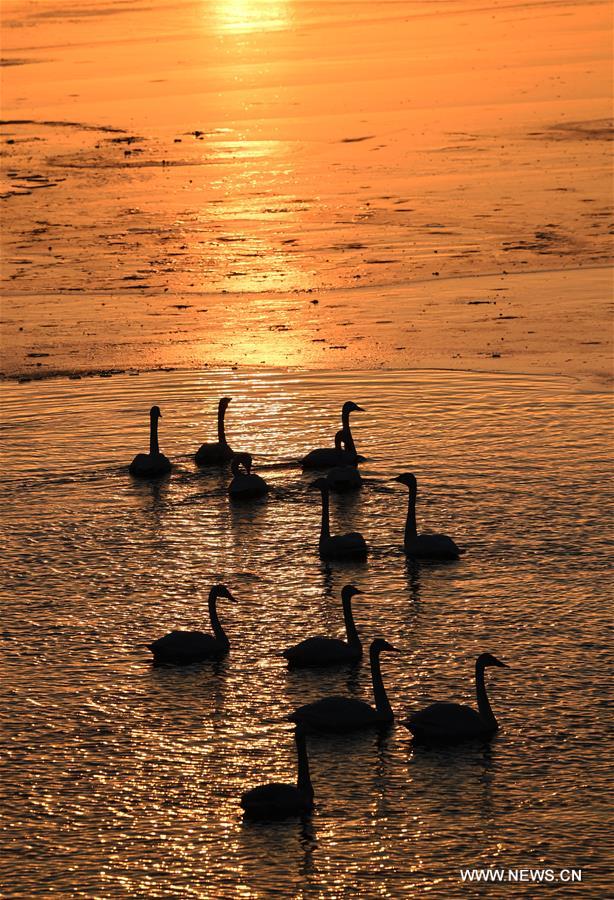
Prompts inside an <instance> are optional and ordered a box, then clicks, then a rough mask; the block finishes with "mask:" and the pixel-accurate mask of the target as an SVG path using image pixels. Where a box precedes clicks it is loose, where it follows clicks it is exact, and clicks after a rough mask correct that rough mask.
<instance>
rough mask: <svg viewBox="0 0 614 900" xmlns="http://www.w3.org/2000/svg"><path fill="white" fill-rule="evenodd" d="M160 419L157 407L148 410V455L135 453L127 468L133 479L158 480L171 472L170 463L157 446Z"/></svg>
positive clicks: (160, 414) (160, 415)
mask: <svg viewBox="0 0 614 900" xmlns="http://www.w3.org/2000/svg"><path fill="white" fill-rule="evenodd" d="M161 418H162V413H161V412H160V407H159V406H152V407H151V409H150V410H149V453H137V455H136V456H135V457H134V459H133V460H132V462H131V463H130V465H129V467H128V471H129V472H130V474H131V475H133V476H134V477H135V478H160V477H161V476H162V475H166V474H168V472H170V470H171V462H170V460H169V459H168V457H166V456H165V455H164V453H160V446H159V444H158V419H161Z"/></svg>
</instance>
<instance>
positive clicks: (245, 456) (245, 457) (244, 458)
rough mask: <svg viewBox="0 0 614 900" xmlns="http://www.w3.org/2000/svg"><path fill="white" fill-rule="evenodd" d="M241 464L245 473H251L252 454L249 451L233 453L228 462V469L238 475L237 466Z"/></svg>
mask: <svg viewBox="0 0 614 900" xmlns="http://www.w3.org/2000/svg"><path fill="white" fill-rule="evenodd" d="M240 466H243V468H244V469H245V471H246V473H247V474H248V475H251V472H252V455H251V453H235V455H234V456H233V457H232V461H231V463H230V469H231V471H232V474H233V475H239V467H240Z"/></svg>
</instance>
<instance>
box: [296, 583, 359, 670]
mask: <svg viewBox="0 0 614 900" xmlns="http://www.w3.org/2000/svg"><path fill="white" fill-rule="evenodd" d="M356 594H362V591H359V590H358V588H357V587H354V585H353V584H346V585H345V587H344V588H343V589H342V591H341V602H342V604H343V618H344V621H345V631H346V634H347V642H346V641H340V640H338V639H337V638H327V637H311V638H307V639H306V640H304V641H301V642H300V644H295V645H294V647H289V648H288V649H287V650H284V652H283V653H282V656H285V658H286V659H287V660H288V666H289V668H297V669H298V668H301V669H302V668H310V667H312V666H334V665H337V664H338V663H351V662H357V661H358V660H359V659H360V657H361V656H362V644H361V643H360V638H359V636H358V632H357V631H356V626H355V624H354V617H353V615H352V597H355V596H356Z"/></svg>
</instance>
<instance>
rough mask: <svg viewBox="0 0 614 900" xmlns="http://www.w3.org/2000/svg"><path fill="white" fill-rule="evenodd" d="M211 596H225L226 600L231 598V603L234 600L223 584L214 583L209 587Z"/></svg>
mask: <svg viewBox="0 0 614 900" xmlns="http://www.w3.org/2000/svg"><path fill="white" fill-rule="evenodd" d="M211 596H212V597H216V598H218V597H225V598H226V600H232V601H233V603H235V602H236V601H235V598H234V597H233V596H232V594H231V593H230V591H229V590H228V588H227V587H226V585H225V584H214V585H213V587H212V588H211Z"/></svg>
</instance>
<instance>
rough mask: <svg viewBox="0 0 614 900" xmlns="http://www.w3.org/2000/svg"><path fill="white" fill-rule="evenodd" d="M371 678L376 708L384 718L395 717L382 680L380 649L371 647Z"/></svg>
mask: <svg viewBox="0 0 614 900" xmlns="http://www.w3.org/2000/svg"><path fill="white" fill-rule="evenodd" d="M369 656H370V661H371V678H372V680H373V697H374V699H375V708H376V709H377V711H378V713H379V714H380V717H381V718H382V719H393V718H394V714H393V712H392V707H391V706H390V702H389V700H388V695H387V693H386V688H385V687H384V682H383V680H382V670H381V666H380V655H379V651H378V650H373V649H371V651H370V653H369Z"/></svg>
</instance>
